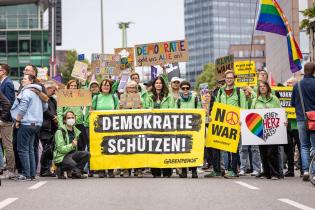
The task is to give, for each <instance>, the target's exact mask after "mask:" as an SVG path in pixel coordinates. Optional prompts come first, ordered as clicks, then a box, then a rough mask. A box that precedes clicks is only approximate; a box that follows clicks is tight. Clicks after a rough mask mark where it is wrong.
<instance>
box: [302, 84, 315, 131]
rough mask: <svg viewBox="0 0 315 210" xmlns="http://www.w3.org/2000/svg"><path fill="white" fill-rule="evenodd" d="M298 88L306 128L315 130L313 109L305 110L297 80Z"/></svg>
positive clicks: (314, 112)
mask: <svg viewBox="0 0 315 210" xmlns="http://www.w3.org/2000/svg"><path fill="white" fill-rule="evenodd" d="M298 90H299V95H300V99H301V104H302V109H303V113H304V118H305V126H306V129H307V130H309V131H315V111H308V112H305V105H304V100H303V95H302V90H301V83H300V82H298Z"/></svg>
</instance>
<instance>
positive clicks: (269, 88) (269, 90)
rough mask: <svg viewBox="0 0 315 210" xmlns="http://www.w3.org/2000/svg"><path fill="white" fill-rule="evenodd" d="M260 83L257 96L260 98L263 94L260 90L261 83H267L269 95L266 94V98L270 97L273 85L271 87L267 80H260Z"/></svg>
mask: <svg viewBox="0 0 315 210" xmlns="http://www.w3.org/2000/svg"><path fill="white" fill-rule="evenodd" d="M258 84H259V85H258V89H257V98H258V97H259V96H261V92H260V88H259V86H260V84H264V85H266V87H267V95H266V98H270V94H271V87H270V85H269V83H268V82H266V81H259V83H258Z"/></svg>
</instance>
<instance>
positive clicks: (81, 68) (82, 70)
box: [71, 61, 88, 81]
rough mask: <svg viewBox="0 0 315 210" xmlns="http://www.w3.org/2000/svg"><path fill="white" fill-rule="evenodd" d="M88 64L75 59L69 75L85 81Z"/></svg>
mask: <svg viewBox="0 0 315 210" xmlns="http://www.w3.org/2000/svg"><path fill="white" fill-rule="evenodd" d="M87 69H88V64H86V63H83V62H80V61H76V62H75V63H74V67H73V70H72V73H71V76H72V77H74V78H76V79H79V80H82V81H86V79H87V77H88V71H87Z"/></svg>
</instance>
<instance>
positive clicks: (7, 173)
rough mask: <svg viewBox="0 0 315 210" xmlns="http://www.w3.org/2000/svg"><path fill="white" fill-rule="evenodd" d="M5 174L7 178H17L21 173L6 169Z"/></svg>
mask: <svg viewBox="0 0 315 210" xmlns="http://www.w3.org/2000/svg"><path fill="white" fill-rule="evenodd" d="M3 176H4V178H6V179H16V178H17V177H18V176H19V175H18V174H17V173H14V172H11V171H5V172H4V174H3Z"/></svg>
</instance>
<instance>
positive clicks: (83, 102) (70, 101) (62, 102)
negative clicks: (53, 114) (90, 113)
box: [57, 89, 92, 107]
mask: <svg viewBox="0 0 315 210" xmlns="http://www.w3.org/2000/svg"><path fill="white" fill-rule="evenodd" d="M57 105H58V107H64V106H91V105H92V95H91V91H89V90H82V89H60V90H58V91H57Z"/></svg>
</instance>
